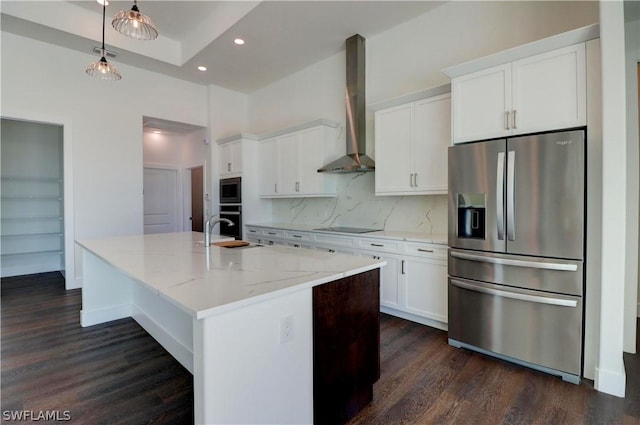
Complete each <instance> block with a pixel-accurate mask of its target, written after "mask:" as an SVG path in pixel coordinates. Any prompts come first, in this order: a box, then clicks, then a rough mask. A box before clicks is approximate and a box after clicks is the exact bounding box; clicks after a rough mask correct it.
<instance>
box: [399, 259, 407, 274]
mask: <svg viewBox="0 0 640 425" xmlns="http://www.w3.org/2000/svg"><path fill="white" fill-rule="evenodd" d="M404 262H405V260H402V262H401V263H400V266H401V267H400V269H401V273H402V274H406V273H405V272H404Z"/></svg>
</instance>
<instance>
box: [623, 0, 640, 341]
mask: <svg viewBox="0 0 640 425" xmlns="http://www.w3.org/2000/svg"><path fill="white" fill-rule="evenodd" d="M625 3H627V2H625ZM627 13H631V8H628V7H626V8H625V20H626V21H627V22H626V23H625V50H626V93H627V99H626V100H627V117H626V118H627V181H628V182H636V183H637V182H638V181H639V180H640V174H639V170H638V167H639V166H640V164H639V163H638V161H639V152H638V149H639V146H638V144H639V140H638V131H639V125H638V120H639V117H638V68H637V67H638V62H640V7H638V6H636V8H635V9H634V11H633V13H634V15H635V16H627ZM627 200H628V202H629V205H628V208H629V209H630V210H629V211H628V213H629V217H628V221H627V228H628V229H629V228H630V229H631V230H632V232H629V231H628V232H627V234H628V235H629V236H630V237H629V238H628V239H627V247H626V253H627V262H628V265H627V276H626V278H625V280H626V287H625V325H624V328H625V331H624V332H625V338H624V349H625V351H627V352H630V353H635V352H636V323H637V320H636V317H638V316H639V315H640V309H638V304H636V302H635V300H636V299H637V300H638V301H640V291H638V218H639V216H638V205H639V199H638V185H637V184H629V185H628V186H627Z"/></svg>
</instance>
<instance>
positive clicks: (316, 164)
mask: <svg viewBox="0 0 640 425" xmlns="http://www.w3.org/2000/svg"><path fill="white" fill-rule="evenodd" d="M336 128H337V124H333V123H328V124H316V125H312V126H310V127H306V128H302V129H300V130H293V131H290V132H283V134H280V135H277V136H274V137H271V138H268V139H266V140H264V141H262V142H260V144H261V149H260V177H261V191H260V196H261V197H263V198H296V197H300V198H301V197H321V196H336V180H335V175H334V174H328V173H318V168H320V167H322V166H323V165H325V164H326V163H327V162H329V161H330V160H333V159H336V158H337V157H339V156H340V155H343V154H344V144H343V143H340V142H339V141H338V140H337V138H336V136H337V134H336ZM338 146H340V148H341V149H340V148H339V147H338Z"/></svg>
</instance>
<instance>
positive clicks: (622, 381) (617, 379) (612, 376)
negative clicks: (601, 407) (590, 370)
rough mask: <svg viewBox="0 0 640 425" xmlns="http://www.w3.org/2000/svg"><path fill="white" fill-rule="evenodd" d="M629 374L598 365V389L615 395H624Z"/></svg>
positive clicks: (596, 380) (596, 385) (596, 381)
mask: <svg viewBox="0 0 640 425" xmlns="http://www.w3.org/2000/svg"><path fill="white" fill-rule="evenodd" d="M626 382H627V376H626V375H625V373H624V370H623V371H622V372H616V371H612V370H605V369H600V368H599V367H596V379H595V385H594V386H595V388H596V390H598V391H600V392H603V393H607V394H611V395H614V396H616V397H624V392H625V386H626Z"/></svg>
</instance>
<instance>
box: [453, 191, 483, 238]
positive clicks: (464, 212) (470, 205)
mask: <svg viewBox="0 0 640 425" xmlns="http://www.w3.org/2000/svg"><path fill="white" fill-rule="evenodd" d="M485 215H486V196H485V194H484V193H459V194H458V237H459V238H471V239H485V236H486V226H485Z"/></svg>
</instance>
